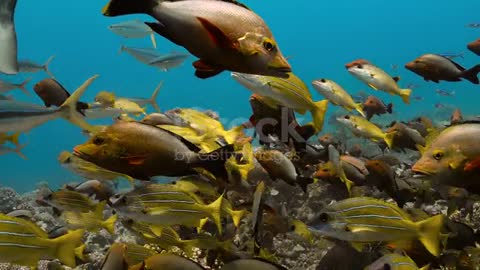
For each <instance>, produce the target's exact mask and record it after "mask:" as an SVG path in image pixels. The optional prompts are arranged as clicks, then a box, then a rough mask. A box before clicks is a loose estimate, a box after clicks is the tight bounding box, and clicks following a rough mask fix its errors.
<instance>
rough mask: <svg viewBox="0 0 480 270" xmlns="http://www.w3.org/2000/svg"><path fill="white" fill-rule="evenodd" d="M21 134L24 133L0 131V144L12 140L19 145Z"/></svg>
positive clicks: (11, 141)
mask: <svg viewBox="0 0 480 270" xmlns="http://www.w3.org/2000/svg"><path fill="white" fill-rule="evenodd" d="M20 135H22V134H21V133H20V132H17V133H13V134H8V133H0V145H3V144H5V143H7V142H10V143H12V144H14V145H16V146H19V145H20V143H19V138H20Z"/></svg>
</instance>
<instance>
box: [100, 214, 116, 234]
mask: <svg viewBox="0 0 480 270" xmlns="http://www.w3.org/2000/svg"><path fill="white" fill-rule="evenodd" d="M115 222H117V215H113V216H111V217H109V218H108V219H107V220H105V221H104V222H102V227H103V228H104V229H105V230H107V231H108V232H109V233H110V234H112V235H113V234H115Z"/></svg>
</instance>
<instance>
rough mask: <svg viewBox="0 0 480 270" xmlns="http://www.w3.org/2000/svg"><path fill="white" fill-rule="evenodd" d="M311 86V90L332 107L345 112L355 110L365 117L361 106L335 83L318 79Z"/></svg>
mask: <svg viewBox="0 0 480 270" xmlns="http://www.w3.org/2000/svg"><path fill="white" fill-rule="evenodd" d="M312 85H313V88H315V89H316V90H317V91H318V92H319V93H320V94H321V95H322V96H324V97H325V98H326V99H328V101H330V102H331V103H333V104H334V105H337V106H341V107H343V108H344V109H346V110H347V111H352V110H356V111H357V112H358V113H360V114H361V115H362V116H363V117H365V113H364V111H363V108H362V104H360V103H355V101H353V98H352V97H351V96H350V94H348V93H347V91H345V89H343V88H342V87H341V86H340V85H338V84H337V83H336V82H334V81H331V80H327V79H320V80H315V81H313V82H312Z"/></svg>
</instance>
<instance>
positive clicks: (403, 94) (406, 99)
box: [400, 89, 412, 104]
mask: <svg viewBox="0 0 480 270" xmlns="http://www.w3.org/2000/svg"><path fill="white" fill-rule="evenodd" d="M411 94H412V90H410V89H402V90H400V97H402V100H403V102H405V104H410V95H411Z"/></svg>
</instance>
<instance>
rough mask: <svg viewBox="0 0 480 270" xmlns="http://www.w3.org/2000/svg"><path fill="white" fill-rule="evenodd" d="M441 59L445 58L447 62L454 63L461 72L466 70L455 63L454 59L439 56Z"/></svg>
mask: <svg viewBox="0 0 480 270" xmlns="http://www.w3.org/2000/svg"><path fill="white" fill-rule="evenodd" d="M439 56H440V57H443V58H445V59H446V60H448V61H450V63H452V64H453V65H455V66H456V67H457V68H458V69H459V70H460V71H465V70H466V69H465V68H464V67H462V66H461V65H460V64H458V63H457V62H455V61H453V60H452V59H450V58H448V57H445V56H443V55H439Z"/></svg>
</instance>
